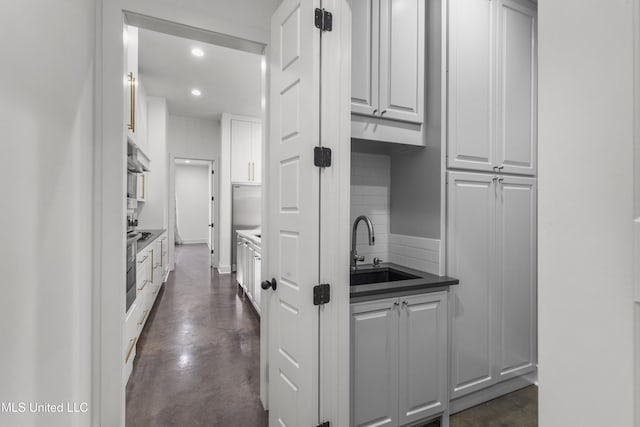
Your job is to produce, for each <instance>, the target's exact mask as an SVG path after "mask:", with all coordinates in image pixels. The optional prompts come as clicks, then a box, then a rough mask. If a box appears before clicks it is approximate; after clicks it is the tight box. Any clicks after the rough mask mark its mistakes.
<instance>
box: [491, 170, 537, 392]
mask: <svg viewBox="0 0 640 427" xmlns="http://www.w3.org/2000/svg"><path fill="white" fill-rule="evenodd" d="M496 215H497V222H496V223H497V230H496V245H497V246H496V253H497V261H498V265H497V267H498V270H497V271H498V274H499V277H498V278H497V281H496V284H497V285H498V286H497V290H498V291H497V292H496V294H497V295H496V305H497V307H496V313H497V314H498V323H499V324H498V327H497V329H496V330H497V337H496V338H497V341H498V344H497V354H496V362H497V366H498V375H499V378H500V380H503V379H507V378H511V377H514V376H519V375H523V374H525V373H527V372H531V371H533V370H534V369H535V364H536V181H535V178H524V177H505V178H504V179H503V180H502V179H501V181H500V184H499V185H498V207H497V209H496Z"/></svg>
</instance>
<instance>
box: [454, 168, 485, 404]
mask: <svg viewBox="0 0 640 427" xmlns="http://www.w3.org/2000/svg"><path fill="white" fill-rule="evenodd" d="M447 186H448V190H447V198H448V201H447V203H448V204H447V274H449V275H451V276H453V277H456V278H458V279H459V280H460V286H452V287H451V298H452V301H451V315H450V317H451V327H452V332H451V340H452V342H451V387H452V390H451V397H452V398H456V397H460V396H463V395H465V394H468V393H470V392H473V391H476V390H479V389H482V388H485V387H487V386H489V385H491V384H493V383H495V378H494V374H493V345H494V344H493V333H492V329H493V314H492V313H493V311H494V310H495V307H494V306H493V303H492V300H493V292H494V289H495V286H494V282H495V278H494V271H495V267H494V263H495V255H494V254H495V205H496V199H497V193H496V185H495V183H494V180H493V178H492V176H491V175H488V174H478V173H465V172H449V173H448V184H447Z"/></svg>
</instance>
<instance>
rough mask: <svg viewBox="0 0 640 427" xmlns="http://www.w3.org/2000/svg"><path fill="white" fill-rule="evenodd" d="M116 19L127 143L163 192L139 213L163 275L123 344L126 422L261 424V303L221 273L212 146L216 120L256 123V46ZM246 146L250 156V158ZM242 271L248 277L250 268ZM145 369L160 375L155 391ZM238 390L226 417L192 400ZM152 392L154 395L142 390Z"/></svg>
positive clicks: (226, 222) (221, 232) (219, 132)
mask: <svg viewBox="0 0 640 427" xmlns="http://www.w3.org/2000/svg"><path fill="white" fill-rule="evenodd" d="M127 18H128V19H127V24H128V25H127V34H130V35H131V36H130V37H128V39H127V40H126V42H127V47H128V49H129V52H128V55H127V59H128V60H127V63H126V65H127V66H128V67H131V68H133V71H131V72H128V73H127V75H131V74H132V75H133V77H130V78H129V82H130V84H129V87H128V89H129V90H130V92H131V94H132V95H133V94H134V92H135V96H131V97H130V98H127V101H128V104H129V105H131V106H130V112H131V115H130V116H128V118H130V119H131V122H132V123H133V120H134V117H135V123H136V126H135V127H136V132H137V135H135V139H134V141H133V145H134V146H135V148H137V149H138V151H140V152H141V153H142V154H144V155H145V156H146V157H147V158H148V159H147V160H148V163H149V165H148V167H147V169H146V170H145V177H146V178H147V179H148V183H149V184H148V186H149V188H150V189H155V190H156V191H155V193H162V194H161V196H160V197H159V198H158V200H151V199H149V197H147V199H148V200H146V205H145V206H144V210H145V211H146V212H147V213H152V211H154V210H155V209H156V208H157V209H158V211H164V217H165V218H166V225H164V228H165V229H166V231H167V235H168V252H169V256H168V257H169V259H170V262H169V265H170V270H171V271H172V273H171V274H170V275H169V277H168V279H167V281H166V283H165V284H164V286H163V287H162V290H161V291H160V293H159V294H158V297H157V299H155V303H153V306H152V307H151V308H150V309H149V312H148V321H147V322H146V323H143V324H142V325H141V326H139V328H138V335H137V342H136V341H135V340H132V341H131V342H132V343H133V344H132V345H133V346H135V351H132V352H131V353H130V354H131V357H130V358H129V359H130V360H133V362H132V363H133V370H132V372H131V375H130V377H128V378H125V388H126V405H127V406H126V408H127V411H126V420H127V425H129V424H131V425H137V424H138V423H141V422H142V421H141V420H145V422H147V423H148V422H153V420H155V421H156V422H159V423H162V422H164V421H166V420H167V419H168V418H167V417H169V418H170V419H171V420H172V421H173V422H175V423H177V424H180V425H192V424H198V423H201V422H203V421H201V418H200V417H202V416H204V415H206V420H207V422H213V423H214V424H221V425H232V424H234V422H235V421H236V420H244V421H245V422H244V424H246V425H261V424H263V423H262V420H266V413H265V410H264V408H263V405H262V402H261V399H260V381H261V379H262V378H263V376H262V375H261V364H260V329H261V328H260V322H261V319H260V315H259V313H260V310H259V308H258V307H256V304H258V305H259V301H260V299H259V297H257V298H256V294H255V292H253V293H251V289H244V290H240V289H241V288H239V286H238V283H237V281H236V277H235V276H234V275H232V274H230V270H231V268H230V262H229V261H228V260H230V251H229V242H230V240H231V234H232V231H231V222H230V220H231V215H225V212H226V210H227V209H228V210H229V211H230V210H231V203H230V200H227V197H229V196H230V195H231V194H232V191H231V180H232V176H231V175H232V174H233V168H232V167H230V165H231V164H232V158H231V156H233V155H235V154H236V153H235V152H234V150H233V147H230V146H229V144H227V145H226V146H225V147H226V148H223V145H224V144H223V143H222V141H223V140H224V136H225V133H224V132H223V125H222V124H221V120H222V118H223V116H225V115H229V114H232V113H233V114H234V117H236V116H237V117H250V118H251V120H253V121H255V122H256V123H261V122H262V118H263V115H264V101H263V96H264V88H263V83H264V77H263V75H264V67H265V66H264V64H265V61H264V57H263V55H262V54H261V53H256V52H253V51H252V49H255V48H256V44H255V43H251V42H247V43H246V44H243V45H242V48H240V47H239V46H230V45H229V44H233V43H228V42H229V40H228V38H227V39H225V41H226V44H225V43H222V45H221V44H220V43H216V41H219V38H220V35H219V34H213V35H212V34H209V35H206V34H203V33H202V32H197V33H196V34H191V35H192V36H193V38H187V37H185V36H186V35H189V34H190V33H189V29H188V28H177V27H179V26H178V25H177V24H172V23H167V22H162V23H161V24H162V25H160V26H158V22H159V21H158V20H151V21H148V19H149V18H146V17H142V16H137V15H132V16H128V15H127ZM134 48H135V49H134ZM260 49H262V47H260ZM132 51H133V52H134V53H133V54H132V53H131V52H132ZM131 64H133V65H131ZM136 67H137V73H136ZM134 99H135V101H134ZM134 102H135V104H134ZM234 129H235V128H232V130H234ZM251 129H252V130H254V129H258V132H250V136H251V138H250V140H248V141H246V142H249V143H251V144H254V145H255V144H257V146H258V147H260V146H261V144H262V141H261V132H259V130H260V127H259V126H257V127H256V126H254V127H252V128H251ZM132 132H133V131H132ZM236 133H238V132H236ZM229 141H230V140H229ZM234 142H235V140H234ZM240 142H243V141H240ZM129 144H130V145H132V143H131V142H129ZM254 145H251V148H253V150H252V151H250V152H249V153H250V154H255V153H256V149H255V147H254ZM227 148H228V149H227ZM257 152H258V153H259V150H258V151H257ZM258 157H259V154H258V155H253V156H252V157H251V158H250V159H249V160H248V161H250V170H251V176H250V178H251V181H252V182H253V183H255V182H256V181H259V180H258V179H257V177H258V176H259V175H260V172H259V171H260V165H261V164H260V163H259V160H260V159H259V158H258ZM243 166H244V164H243ZM244 170H245V169H244V168H243V169H242V171H243V172H244ZM256 172H257V173H256ZM155 193H154V192H151V191H150V192H149V194H150V195H151V194H155ZM221 241H222V243H221ZM255 256H256V254H255V253H254V254H253V257H255ZM252 259H254V258H252ZM153 263H154V262H152V264H153ZM221 264H222V265H221ZM251 265H252V270H251V271H252V273H253V274H254V277H255V278H256V280H259V278H260V275H261V272H260V271H255V270H259V268H258V269H256V268H255V267H253V266H254V265H255V264H251ZM249 285H250V284H249V283H245V284H244V286H245V287H248V286H249ZM258 287H259V286H258ZM253 289H255V285H253ZM251 295H253V297H250V296H251ZM139 325H140V324H139ZM220 325H225V326H224V327H220ZM149 372H158V373H160V372H162V373H163V375H162V376H163V377H165V381H166V384H159V381H162V380H159V379H157V378H155V375H152V376H151V377H150V376H148V373H149ZM169 378H170V380H169ZM237 382H242V383H243V384H245V387H243V388H242V390H239V391H238V396H237V398H238V405H237V406H236V407H235V409H233V408H234V406H233V405H232V404H230V402H228V401H227V400H221V401H220V404H219V405H217V406H216V405H211V404H210V402H207V401H205V400H203V399H202V398H201V396H203V395H212V396H214V395H220V394H222V393H226V388H228V384H229V383H237ZM158 387H159V388H161V389H162V390H163V393H157V394H149V390H150V389H156V388H158ZM190 394H193V395H190ZM194 395H197V396H198V397H197V398H195V397H194ZM175 405H178V406H179V407H175ZM154 408H162V410H161V411H160V412H158V411H157V410H156V409H154ZM247 408H251V409H250V410H248V409H247ZM168 412H171V413H172V414H173V415H170V416H169V415H168V414H167V413H168ZM172 417H173V418H172Z"/></svg>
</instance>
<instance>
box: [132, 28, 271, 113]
mask: <svg viewBox="0 0 640 427" xmlns="http://www.w3.org/2000/svg"><path fill="white" fill-rule="evenodd" d="M138 46H139V48H138V49H139V52H138V68H139V74H140V80H141V82H142V84H143V85H144V88H145V90H146V92H147V94H148V95H150V96H159V97H163V98H166V99H167V106H168V109H169V114H173V115H178V116H189V117H200V118H214V119H218V118H219V116H220V113H223V112H228V113H234V114H242V115H248V116H261V115H262V58H263V57H262V55H256V54H252V53H247V52H243V51H240V50H235V49H229V48H225V47H220V46H215V45H212V44H207V43H202V42H197V41H193V40H188V39H184V38H181V37H176V36H172V35H168V34H163V33H158V32H155V31H149V30H144V29H140V30H139V34H138ZM194 47H198V48H200V49H202V50H203V51H204V56H202V57H200V58H198V57H195V56H193V55H192V54H191V50H192V49H193V48H194ZM192 89H199V90H200V91H201V92H202V95H201V96H199V97H196V96H193V95H192V94H191V90H192Z"/></svg>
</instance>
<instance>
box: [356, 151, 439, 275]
mask: <svg viewBox="0 0 640 427" xmlns="http://www.w3.org/2000/svg"><path fill="white" fill-rule="evenodd" d="M390 188H391V158H390V157H389V156H388V155H384V154H368V153H356V152H353V153H351V226H352V227H353V221H355V219H356V218H357V217H358V216H359V215H366V216H368V217H369V218H370V219H371V222H372V223H373V228H374V231H375V237H376V239H375V244H374V245H373V246H369V245H368V240H367V238H368V235H367V227H366V226H365V224H363V223H361V224H360V225H359V227H358V236H357V237H358V239H357V242H358V245H357V246H356V250H357V251H358V254H359V255H364V257H365V260H364V264H371V263H372V262H373V258H374V257H378V258H380V259H381V260H382V261H387V262H393V263H396V264H400V265H404V266H406V267H409V268H415V269H416V270H421V271H426V272H427V273H432V274H438V273H439V266H440V240H437V239H428V238H424V237H415V236H404V235H400V234H391V233H390V231H389V230H390V223H391V221H390V211H391V209H390V204H391V199H390ZM349 237H351V236H349Z"/></svg>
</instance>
